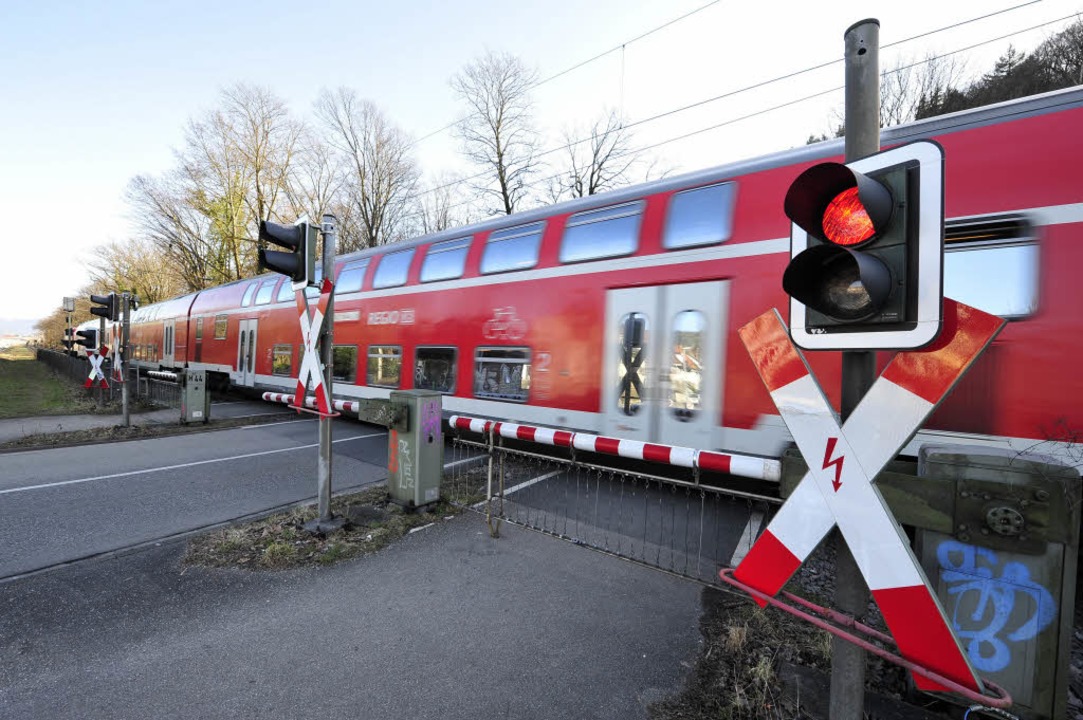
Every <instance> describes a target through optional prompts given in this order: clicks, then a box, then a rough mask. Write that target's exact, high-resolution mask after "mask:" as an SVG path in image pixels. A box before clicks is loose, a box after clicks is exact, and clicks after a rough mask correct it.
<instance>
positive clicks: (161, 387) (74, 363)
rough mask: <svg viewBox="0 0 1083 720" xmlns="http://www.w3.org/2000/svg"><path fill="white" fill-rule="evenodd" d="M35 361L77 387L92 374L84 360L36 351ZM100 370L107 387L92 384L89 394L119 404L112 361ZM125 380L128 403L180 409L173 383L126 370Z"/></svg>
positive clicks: (177, 394)
mask: <svg viewBox="0 0 1083 720" xmlns="http://www.w3.org/2000/svg"><path fill="white" fill-rule="evenodd" d="M37 359H38V361H40V362H42V363H44V364H45V365H46V366H48V367H49V368H50V369H52V370H53V371H54V372H56V373H57V374H58V375H60V376H61V377H64V378H66V379H68V380H70V381H72V382H74V383H78V384H79V385H82V384H84V383H85V382H86V381H87V378H89V377H90V374H91V367H90V361H89V360H87V359H86V358H85V357H72V356H70V355H68V354H66V353H62V352H58V351H56V350H46V349H39V350H38V352H37ZM101 369H102V373H103V374H104V375H105V377H106V378H107V384H108V387H102V386H101V384H100V383H99V382H97V381H95V383H94V386H93V387H92V388H90V389H89V390H88V392H92V393H94V394H95V397H101V399H102V402H104V403H113V402H120V396H121V391H122V387H123V386H122V384H121V383H119V382H116V381H115V379H114V375H113V363H112V360H110V359H108V358H107V359H106V360H105V361H104V362H103V363H102V368H101ZM126 379H127V381H128V383H129V387H128V390H129V392H130V393H131V395H130V396H129V400H134V401H137V402H138V401H142V402H145V403H147V404H150V405H156V406H160V407H168V408H179V407H180V406H181V388H180V385H178V384H177V383H175V382H169V381H166V380H157V379H155V378H151V377H148V376H147V375H146V373H145V372H143V371H141V370H139V369H137V368H128V369H127V372H126Z"/></svg>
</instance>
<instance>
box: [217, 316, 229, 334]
mask: <svg viewBox="0 0 1083 720" xmlns="http://www.w3.org/2000/svg"><path fill="white" fill-rule="evenodd" d="M227 327H229V315H215V316H214V339H215V340H225V339H226V328H227Z"/></svg>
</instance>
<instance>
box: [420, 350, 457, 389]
mask: <svg viewBox="0 0 1083 720" xmlns="http://www.w3.org/2000/svg"><path fill="white" fill-rule="evenodd" d="M414 358H415V362H414V387H415V388H417V389H418V390H435V391H437V392H442V393H450V392H455V348H452V347H419V348H418V349H417V350H416V351H415V352H414Z"/></svg>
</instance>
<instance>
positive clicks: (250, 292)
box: [241, 283, 256, 307]
mask: <svg viewBox="0 0 1083 720" xmlns="http://www.w3.org/2000/svg"><path fill="white" fill-rule="evenodd" d="M255 294H256V283H252V284H251V285H249V286H248V289H247V290H245V291H244V297H242V298H241V307H248V306H249V305H251V304H252V297H253V296H254V295H255Z"/></svg>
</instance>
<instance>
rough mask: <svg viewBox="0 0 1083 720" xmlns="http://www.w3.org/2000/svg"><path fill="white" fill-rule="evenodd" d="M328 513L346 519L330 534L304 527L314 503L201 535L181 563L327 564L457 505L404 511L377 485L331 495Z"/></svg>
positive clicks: (439, 517) (445, 515) (452, 511)
mask: <svg viewBox="0 0 1083 720" xmlns="http://www.w3.org/2000/svg"><path fill="white" fill-rule="evenodd" d="M331 512H332V513H333V514H334V515H337V516H341V517H344V518H346V519H347V524H346V526H345V527H343V528H342V529H341V530H339V531H336V532H334V533H331V534H328V535H322V534H312V533H309V532H308V531H306V530H305V529H304V528H303V525H304V524H305V523H306V522H308V521H310V520H314V519H315V518H316V516H317V509H316V507H315V506H314V505H311V506H306V507H301V508H297V509H295V510H291V511H289V512H285V513H279V514H276V515H272V516H271V517H268V518H266V519H264V520H260V521H257V522H252V523H247V524H245V525H237V526H234V527H230V528H226V529H224V530H219V531H217V532H213V533H210V534H207V535H202V536H200V537H198V538H195V539H194V540H192V541H191V542H189V544H188V549H187V551H186V553H185V556H184V564H185V565H198V566H202V567H237V568H246V569H249V570H285V569H287V568H296V567H307V566H319V565H330V564H332V563H335V562H338V561H340V560H345V559H347V558H352V557H357V556H359V555H366V554H369V553H373V552H376V551H377V550H380V549H381V548H383V547H386V546H387V545H388V544H389V543H391V542H393V541H394V540H397V539H398V538H400V537H402V536H403V535H406V534H407V533H409V532H410V531H411V530H413V529H415V528H419V527H423V526H425V525H429V524H432V523H435V522H442V521H444V520H446V519H449V518H451V517H452V516H454V515H457V514H458V513H459V512H460V509H459V508H457V507H454V506H452V505H450V504H448V503H446V502H444V501H441V502H439V503H435V504H434V505H430V506H428V507H427V508H425V510H424V511H422V512H407V511H405V510H404V509H403V508H402V507H400V506H399V505H396V504H395V503H393V502H391V501H390V499H389V498H388V495H387V487H386V486H384V485H378V486H374V487H370V488H366V489H365V490H362V491H361V492H358V493H352V494H349V495H342V496H340V497H336V498H334V499H333V500H332V501H331Z"/></svg>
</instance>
